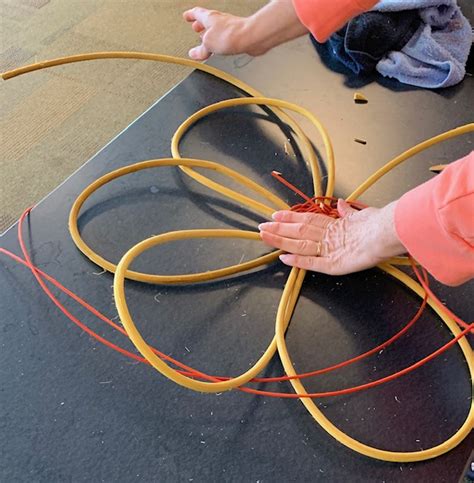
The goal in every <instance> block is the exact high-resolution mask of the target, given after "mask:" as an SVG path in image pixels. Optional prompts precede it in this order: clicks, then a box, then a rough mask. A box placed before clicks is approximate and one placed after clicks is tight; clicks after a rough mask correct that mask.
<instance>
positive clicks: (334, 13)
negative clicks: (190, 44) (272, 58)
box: [183, 0, 378, 60]
mask: <svg viewBox="0 0 474 483" xmlns="http://www.w3.org/2000/svg"><path fill="white" fill-rule="evenodd" d="M377 1H378V0H272V1H271V2H270V3H268V4H267V5H265V6H264V7H263V8H261V9H260V10H259V11H258V12H256V13H255V14H253V15H251V16H250V17H237V16H235V15H230V14H228V13H222V12H218V11H217V10H208V9H206V8H202V7H195V8H192V9H191V10H187V11H186V12H184V13H183V17H184V19H185V20H186V21H187V22H189V23H191V24H192V28H193V30H194V31H195V32H197V33H199V34H200V35H201V45H199V46H197V47H194V48H192V49H191V50H190V51H189V56H190V57H191V58H193V59H195V60H205V59H207V58H208V57H209V56H210V55H211V54H241V53H247V54H249V55H261V54H264V53H265V52H267V51H268V50H270V49H272V48H273V47H276V46H277V45H280V44H282V43H284V42H288V41H289V40H293V39H295V38H297V37H301V36H302V35H304V34H306V33H308V31H309V32H311V33H312V34H313V35H314V36H315V37H316V39H318V40H319V41H321V42H323V41H325V40H326V39H327V38H328V37H329V36H330V35H331V34H332V33H333V32H335V31H336V30H338V29H339V28H340V27H342V26H343V25H344V24H345V23H346V22H348V21H349V20H350V19H351V18H352V17H355V16H356V15H359V14H360V13H362V12H364V11H366V10H369V9H370V8H372V7H373V6H374V5H375V4H376V3H377Z"/></svg>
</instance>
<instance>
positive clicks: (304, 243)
mask: <svg viewBox="0 0 474 483" xmlns="http://www.w3.org/2000/svg"><path fill="white" fill-rule="evenodd" d="M298 248H299V250H300V251H301V252H305V251H307V249H308V241H307V240H300V241H299V242H298Z"/></svg>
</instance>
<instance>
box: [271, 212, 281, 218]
mask: <svg viewBox="0 0 474 483" xmlns="http://www.w3.org/2000/svg"><path fill="white" fill-rule="evenodd" d="M279 213H280V212H279V211H275V213H272V218H273V219H274V220H276V219H277V218H278V215H279Z"/></svg>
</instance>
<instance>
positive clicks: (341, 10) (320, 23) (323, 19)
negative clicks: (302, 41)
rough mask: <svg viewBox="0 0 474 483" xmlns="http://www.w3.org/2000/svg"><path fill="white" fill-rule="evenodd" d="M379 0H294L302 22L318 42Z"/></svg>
mask: <svg viewBox="0 0 474 483" xmlns="http://www.w3.org/2000/svg"><path fill="white" fill-rule="evenodd" d="M377 2H378V0H293V5H294V7H295V11H296V14H297V15H298V18H299V19H300V21H301V23H302V24H303V25H304V26H305V27H306V28H307V29H308V30H309V31H310V32H311V33H312V34H313V35H314V37H315V38H316V40H318V42H325V41H326V40H327V39H328V38H329V37H330V36H331V35H332V34H333V33H334V32H336V31H337V30H339V29H340V28H341V27H343V26H344V25H345V24H346V23H347V22H348V21H349V20H350V19H351V18H353V17H356V16H357V15H360V14H361V13H363V12H366V11H367V10H370V9H371V8H372V7H373V6H374V5H375V4H376V3H377Z"/></svg>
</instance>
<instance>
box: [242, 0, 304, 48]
mask: <svg viewBox="0 0 474 483" xmlns="http://www.w3.org/2000/svg"><path fill="white" fill-rule="evenodd" d="M306 33H308V29H307V28H306V27H305V26H304V25H303V24H302V23H301V21H300V20H299V18H298V16H297V15H296V12H295V8H294V6H293V2H292V0H272V1H271V2H270V3H268V4H267V5H265V6H264V7H263V8H261V9H260V10H259V11H258V12H256V13H254V14H253V15H252V16H250V17H249V18H248V22H247V25H246V34H245V36H244V42H245V43H246V45H245V46H244V50H245V51H246V52H248V53H249V54H252V55H261V54H263V53H265V52H267V51H268V50H270V49H272V48H273V47H276V46H277V45H280V44H282V43H284V42H288V41H289V40H293V39H295V38H297V37H301V36H302V35H305V34H306Z"/></svg>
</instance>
